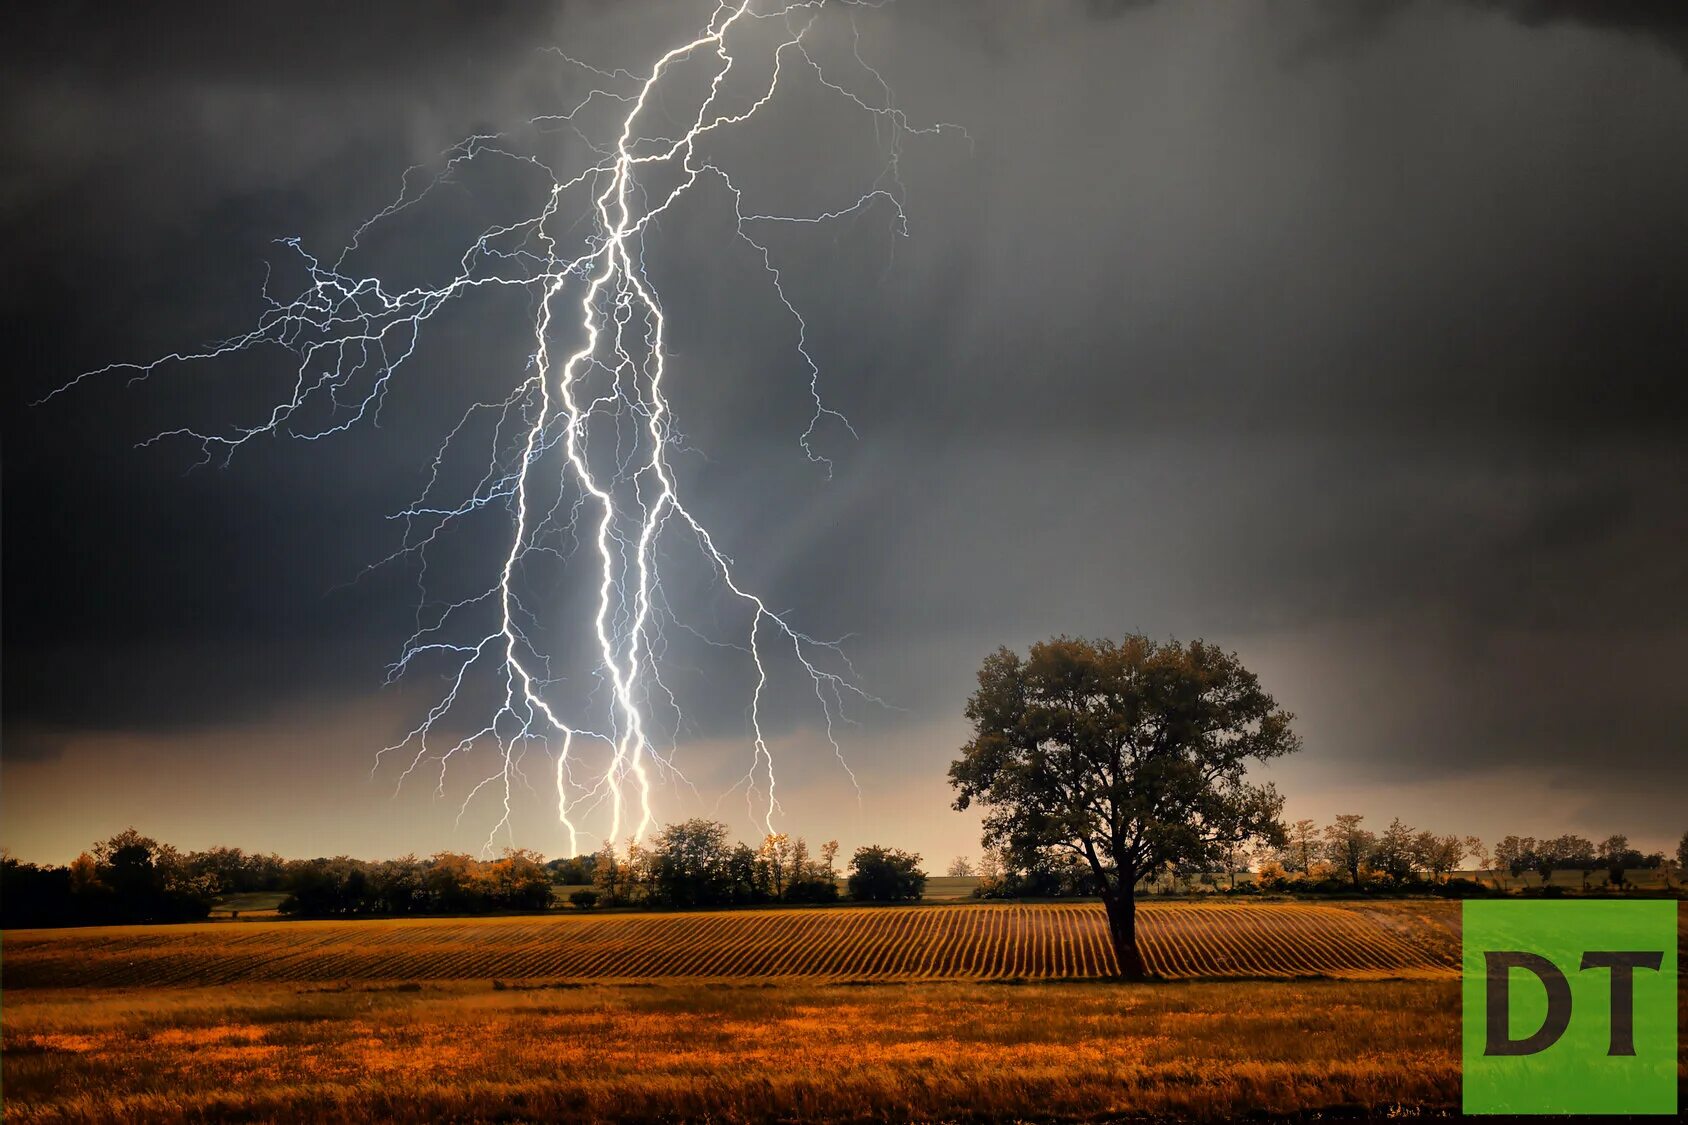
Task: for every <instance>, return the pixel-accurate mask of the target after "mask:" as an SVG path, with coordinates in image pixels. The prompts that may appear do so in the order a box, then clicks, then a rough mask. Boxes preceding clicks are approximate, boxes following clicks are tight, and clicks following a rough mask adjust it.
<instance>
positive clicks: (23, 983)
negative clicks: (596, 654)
mask: <svg viewBox="0 0 1688 1125" xmlns="http://www.w3.org/2000/svg"><path fill="white" fill-rule="evenodd" d="M1457 910H1458V907H1457V904H1452V903H1431V904H1425V905H1414V906H1413V908H1412V909H1410V910H1409V909H1391V908H1389V907H1378V906H1371V905H1367V904H1354V905H1347V904H1339V905H1312V904H1302V903H1259V904H1247V905H1239V904H1232V903H1146V904H1144V905H1142V906H1141V907H1139V910H1138V927H1139V940H1140V942H1141V945H1142V948H1143V953H1144V957H1145V959H1146V960H1147V962H1148V965H1149V968H1150V970H1151V971H1152V972H1154V973H1156V974H1159V975H1161V976H1165V977H1328V978H1333V979H1341V980H1371V979H1387V978H1438V977H1451V976H1453V975H1454V972H1455V969H1456V951H1457V936H1456V931H1455V929H1454V928H1453V927H1455V926H1457V918H1458V913H1457ZM1114 969H1115V962H1114V957H1113V951H1112V950H1111V949H1110V948H1109V945H1108V936H1107V926H1106V920H1105V918H1104V915H1103V913H1102V908H1101V907H1100V906H1099V905H1097V904H1093V903H1075V904H1062V905H1051V904H1039V905H998V904H972V905H959V906H928V907H901V908H880V909H868V908H828V909H796V910H754V911H738V912H722V913H705V914H606V915H598V916H593V915H585V916H574V915H562V916H557V917H514V918H477V919H461V918H443V919H392V920H354V921H333V922H251V923H239V922H233V923H207V924H200V925H187V926H159V927H139V926H124V927H107V928H99V929H83V930H33V931H31V930H18V931H13V932H12V933H8V934H7V935H6V936H5V945H4V960H3V963H0V973H3V980H4V985H5V987H6V988H64V987H79V986H80V987H102V988H127V987H146V986H159V985H164V986H195V985H220V984H234V983H242V982H255V983H276V984H287V983H328V982H342V981H348V982H380V981H423V980H469V979H475V978H479V979H486V978H493V979H497V980H506V981H522V980H529V981H533V980H543V981H639V980H652V979H664V980H723V979H736V980H744V979H753V980H754V979H766V980H777V979H809V980H863V981H869V980H1005V979H1027V980H1046V979H1056V978H1082V977H1098V976H1107V975H1109V974H1111V973H1113V972H1114Z"/></svg>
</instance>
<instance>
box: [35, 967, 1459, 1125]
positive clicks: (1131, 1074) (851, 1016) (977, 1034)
mask: <svg viewBox="0 0 1688 1125" xmlns="http://www.w3.org/2000/svg"><path fill="white" fill-rule="evenodd" d="M1458 1028H1459V1023H1458V986H1457V984H1456V983H1455V982H1453V981H1451V980H1442V981H1372V982H1346V981H1264V982H1262V981H1201V982H1176V983H1153V984H1145V985H1120V984H1109V983H1099V982H1089V983H1050V984H1024V985H1009V984H1000V983H999V984H990V983H966V982H909V983H904V984H885V985H881V986H877V987H852V986H848V985H843V984H833V985H825V984H815V983H803V982H782V983H779V984H771V983H764V984H760V985H757V984H737V985H729V984H716V985H707V984H670V985H661V986H655V987H626V986H613V985H589V986H584V987H561V988H559V987H543V986H541V987H523V988H506V989H504V990H494V989H493V988H491V987H490V985H489V984H488V982H486V981H484V980H483V981H479V982H475V983H469V982H458V983H445V984H438V985H433V984H430V985H424V986H421V987H415V986H409V987H394V986H390V985H385V986H368V985H365V986H351V987H346V986H335V987H334V988H332V989H324V988H322V987H320V986H306V987H301V986H296V985H295V986H286V985H243V986H240V987H238V988H190V989H144V990H115V991H108V990H96V989H41V990H27V991H26V992H23V993H12V992H10V991H8V993H7V996H6V1019H5V1027H4V1041H5V1055H4V1058H5V1101H6V1120H7V1122H8V1125H11V1123H17V1125H24V1123H32V1125H33V1123H38V1122H71V1121H74V1122H88V1123H93V1122H128V1121H148V1122H152V1121H158V1122H177V1121H223V1120H242V1121H253V1120H257V1121H297V1122H307V1121H308V1122H385V1121H399V1122H433V1121H524V1120H554V1121H571V1122H573V1121H588V1122H590V1121H605V1122H607V1121H645V1120H653V1119H655V1120H676V1119H687V1120H694V1119H706V1120H712V1121H717V1122H747V1121H763V1120H782V1121H790V1120H804V1121H862V1120H910V1119H915V1120H963V1119H974V1120H978V1119H998V1118H1002V1119H1036V1120H1051V1119H1062V1120H1097V1119H1107V1118H1118V1117H1122V1116H1135V1115H1149V1114H1176V1115H1180V1116H1184V1115H1189V1116H1197V1117H1201V1116H1219V1115H1230V1114H1241V1113H1245V1112H1250V1113H1254V1112H1259V1113H1267V1114H1280V1115H1290V1114H1296V1113H1305V1112H1308V1111H1319V1110H1357V1109H1364V1110H1367V1111H1370V1112H1376V1113H1390V1112H1393V1111H1397V1110H1398V1109H1405V1110H1406V1111H1408V1112H1411V1111H1414V1110H1422V1109H1432V1110H1434V1109H1445V1108H1449V1107H1451V1106H1453V1105H1454V1104H1456V1103H1457V1100H1458V1091H1459V1079H1458V1073H1459V1071H1458Z"/></svg>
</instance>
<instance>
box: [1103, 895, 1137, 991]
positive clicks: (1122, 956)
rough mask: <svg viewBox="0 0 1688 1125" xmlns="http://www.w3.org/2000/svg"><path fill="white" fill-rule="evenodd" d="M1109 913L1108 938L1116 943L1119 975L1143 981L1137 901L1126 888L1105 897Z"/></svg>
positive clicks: (1104, 902) (1104, 901)
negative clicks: (1138, 941)
mask: <svg viewBox="0 0 1688 1125" xmlns="http://www.w3.org/2000/svg"><path fill="white" fill-rule="evenodd" d="M1102 904H1103V906H1105V907H1106V908H1107V911H1108V937H1109V938H1110V939H1112V941H1113V943H1114V958H1115V959H1116V960H1117V961H1118V962H1119V975H1120V976H1121V977H1123V978H1124V979H1126V980H1142V979H1143V978H1144V976H1145V975H1147V974H1146V971H1145V969H1144V967H1143V954H1142V953H1140V952H1139V951H1138V949H1137V899H1136V897H1135V896H1134V895H1133V894H1132V891H1131V888H1129V887H1126V888H1124V889H1122V891H1121V892H1120V893H1119V894H1117V895H1115V896H1108V897H1104V898H1103V900H1102Z"/></svg>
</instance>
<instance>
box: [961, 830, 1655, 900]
mask: <svg viewBox="0 0 1688 1125" xmlns="http://www.w3.org/2000/svg"><path fill="white" fill-rule="evenodd" d="M1364 819H1365V818H1364V817H1361V816H1358V815H1354V814H1344V815H1341V816H1338V817H1337V818H1336V819H1335V821H1334V822H1333V823H1331V824H1327V825H1324V826H1322V827H1321V826H1320V825H1319V824H1318V822H1317V821H1313V820H1298V821H1296V822H1294V823H1293V824H1289V825H1285V826H1284V829H1283V835H1284V843H1282V844H1274V843H1268V842H1262V843H1260V844H1258V845H1256V846H1254V847H1252V848H1226V849H1221V850H1220V851H1219V852H1218V853H1216V854H1214V855H1213V856H1212V857H1211V859H1210V861H1208V862H1199V863H1183V864H1162V865H1160V866H1159V867H1157V868H1156V869H1154V870H1152V871H1150V872H1148V873H1147V874H1146V875H1144V877H1143V878H1142V879H1141V880H1140V881H1139V882H1138V884H1137V888H1136V889H1137V891H1138V893H1139V894H1143V893H1152V892H1154V891H1157V890H1161V891H1168V892H1178V891H1189V890H1192V889H1195V888H1197V887H1199V886H1206V887H1208V888H1211V889H1214V890H1232V891H1239V892H1243V893H1254V892H1257V891H1261V890H1270V891H1295V892H1299V893H1313V894H1317V893H1353V892H1356V891H1390V890H1394V891H1419V892H1428V893H1440V894H1453V895H1459V894H1484V893H1487V892H1489V891H1490V890H1509V889H1511V884H1510V882H1509V879H1517V880H1522V882H1521V884H1520V888H1519V889H1521V890H1523V891H1525V892H1526V893H1547V894H1552V893H1556V892H1558V891H1559V890H1560V888H1558V887H1554V886H1551V885H1550V884H1551V880H1552V878H1553V874H1554V872H1556V871H1578V872H1581V873H1582V876H1583V879H1582V883H1583V887H1584V888H1585V889H1589V888H1590V880H1589V876H1590V875H1591V874H1593V873H1595V872H1600V873H1603V874H1604V876H1605V879H1604V882H1603V884H1602V885H1603V886H1605V887H1609V888H1613V889H1623V888H1625V887H1627V886H1629V885H1630V882H1631V881H1630V879H1629V878H1628V876H1629V874H1630V873H1632V872H1635V871H1655V870H1663V872H1664V874H1665V882H1666V886H1667V887H1668V886H1670V885H1671V879H1672V875H1673V873H1674V875H1675V876H1676V878H1677V879H1678V880H1680V879H1681V878H1682V876H1683V873H1684V872H1688V833H1684V834H1683V837H1682V841H1681V843H1680V844H1678V846H1677V849H1676V855H1675V856H1674V857H1669V856H1666V855H1665V853H1663V852H1652V853H1650V854H1645V855H1644V854H1642V853H1641V852H1640V851H1638V850H1636V849H1635V848H1632V847H1630V846H1629V839H1628V837H1627V836H1622V835H1614V836H1610V837H1608V838H1607V839H1605V840H1604V841H1602V842H1600V843H1598V844H1596V843H1594V842H1593V841H1591V840H1588V839H1586V838H1584V837H1582V836H1576V835H1563V836H1558V837H1555V838H1552V839H1541V840H1537V839H1536V838H1534V837H1531V836H1507V837H1506V838H1505V839H1503V840H1502V841H1501V842H1500V843H1499V844H1497V845H1496V846H1495V847H1494V849H1493V850H1492V851H1491V850H1490V849H1489V848H1488V847H1487V846H1486V845H1485V844H1484V843H1483V841H1482V840H1481V839H1479V838H1478V837H1476V836H1455V835H1443V834H1438V833H1435V832H1428V831H1418V830H1415V829H1413V828H1412V827H1409V826H1408V825H1406V824H1405V823H1403V822H1402V821H1401V820H1400V818H1396V819H1394V820H1393V821H1391V822H1390V824H1389V826H1388V827H1387V828H1385V829H1384V830H1383V831H1382V832H1373V831H1371V830H1369V829H1367V828H1366V827H1364ZM1467 861H1470V863H1471V865H1472V866H1471V867H1470V868H1467V867H1466V866H1465V865H1466V862H1467ZM976 870H977V874H978V877H979V886H978V888H977V890H976V891H975V892H974V893H975V895H977V896H978V897H981V898H1072V897H1080V898H1083V897H1094V896H1096V895H1097V894H1098V893H1099V888H1098V884H1097V880H1096V877H1095V875H1094V873H1093V872H1092V870H1091V868H1090V866H1089V865H1088V864H1086V863H1084V862H1082V861H1081V860H1079V859H1078V858H1077V857H1075V856H1073V855H1072V854H1070V853H1063V852H1060V851H1058V850H1056V849H1044V850H1042V851H1039V852H1036V853H1034V854H1032V855H1031V856H1030V857H1025V858H1022V860H1021V861H1020V862H1018V863H1013V862H1010V860H1009V858H1008V856H1007V855H1005V854H1004V853H1002V852H994V851H987V852H986V853H985V855H984V858H983V859H982V860H981V861H980V862H979V864H978V866H977V869H976ZM1461 870H1471V871H1473V872H1474V873H1475V874H1477V875H1478V876H1479V878H1478V879H1467V878H1458V877H1456V875H1455V873H1456V872H1459V871H1461ZM974 871H975V868H974V866H973V864H972V863H971V862H969V861H968V860H966V859H965V858H963V859H958V860H956V861H955V863H953V864H951V874H961V873H972V872H974ZM1245 873H1250V874H1252V875H1253V876H1254V877H1253V878H1252V879H1249V880H1244V881H1243V882H1241V883H1239V882H1238V880H1237V876H1238V875H1239V874H1245ZM1484 875H1487V876H1489V877H1490V879H1491V882H1492V885H1490V884H1485V883H1483V881H1482V879H1481V876H1484ZM1531 876H1533V877H1534V879H1535V883H1534V885H1533V886H1532V885H1530V883H1529V882H1528V879H1529V877H1531Z"/></svg>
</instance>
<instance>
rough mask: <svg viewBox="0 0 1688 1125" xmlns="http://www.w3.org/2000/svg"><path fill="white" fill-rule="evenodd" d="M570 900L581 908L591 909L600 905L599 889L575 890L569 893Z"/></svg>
mask: <svg viewBox="0 0 1688 1125" xmlns="http://www.w3.org/2000/svg"><path fill="white" fill-rule="evenodd" d="M569 902H571V903H573V904H574V905H575V906H576V907H577V908H579V909H581V910H591V909H592V908H593V907H594V906H597V905H598V892H597V891H575V892H574V893H573V894H571V895H569Z"/></svg>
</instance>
